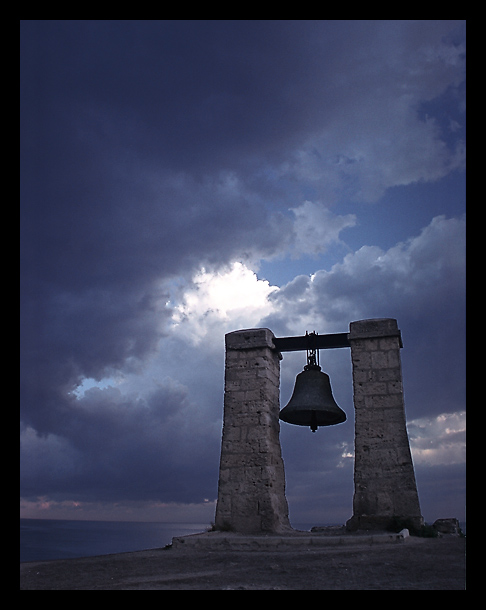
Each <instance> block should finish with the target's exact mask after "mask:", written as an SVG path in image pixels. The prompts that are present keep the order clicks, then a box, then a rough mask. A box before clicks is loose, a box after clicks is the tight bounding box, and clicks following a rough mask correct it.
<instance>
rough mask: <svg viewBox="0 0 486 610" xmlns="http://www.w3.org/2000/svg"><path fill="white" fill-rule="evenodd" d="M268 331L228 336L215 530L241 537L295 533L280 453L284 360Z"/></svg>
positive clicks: (262, 329)
mask: <svg viewBox="0 0 486 610" xmlns="http://www.w3.org/2000/svg"><path fill="white" fill-rule="evenodd" d="M273 337H274V335H273V333H272V332H271V331H270V330H268V329H266V328H256V329H250V330H239V331H235V332H232V333H228V334H227V335H226V337H225V340H226V368H225V393H224V422H223V438H222V443H221V462H220V470H219V484H218V502H217V506H216V517H215V526H216V529H220V530H231V531H235V532H239V533H258V532H275V533H278V532H284V531H288V530H290V529H291V527H290V523H289V519H288V505H287V499H286V497H285V473H284V465H283V460H282V454H281V450H280V437H279V433H280V424H279V420H278V416H279V386H280V358H281V355H280V354H279V353H278V352H277V351H276V350H275V348H274V346H273V342H272V339H273Z"/></svg>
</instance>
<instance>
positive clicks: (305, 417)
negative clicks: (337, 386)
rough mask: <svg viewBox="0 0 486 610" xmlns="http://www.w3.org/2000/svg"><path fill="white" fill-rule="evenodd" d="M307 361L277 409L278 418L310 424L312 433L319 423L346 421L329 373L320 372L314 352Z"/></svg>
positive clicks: (321, 424) (330, 423)
mask: <svg viewBox="0 0 486 610" xmlns="http://www.w3.org/2000/svg"><path fill="white" fill-rule="evenodd" d="M307 361H308V364H307V365H306V366H305V367H304V370H303V371H302V373H299V374H298V375H297V379H296V380H295V387H294V391H293V394H292V397H291V398H290V400H289V402H288V404H287V406H286V407H284V408H283V409H282V410H281V411H280V415H279V417H280V419H281V420H282V421H284V422H287V423H288V424H296V425H297V426H310V428H311V430H312V432H315V431H316V430H317V427H318V426H333V425H334V424H341V423H342V422H344V421H346V413H345V412H344V411H343V410H342V409H341V408H340V407H338V405H337V404H336V401H335V400H334V397H333V395H332V391H331V382H330V381H329V375H327V374H326V373H323V372H321V367H320V366H319V365H318V364H316V360H315V351H314V353H311V355H310V356H309V355H308V358H307Z"/></svg>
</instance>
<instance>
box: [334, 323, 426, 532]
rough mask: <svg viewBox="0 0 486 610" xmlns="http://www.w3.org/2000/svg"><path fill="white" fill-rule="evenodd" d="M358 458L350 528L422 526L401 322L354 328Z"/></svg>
mask: <svg viewBox="0 0 486 610" xmlns="http://www.w3.org/2000/svg"><path fill="white" fill-rule="evenodd" d="M348 338H349V343H350V345H351V360H352V365H353V387H354V407H355V458H354V498H353V516H352V517H351V519H349V521H348V522H347V524H346V525H347V528H348V529H350V530H356V529H386V528H387V527H388V526H389V525H390V524H391V522H392V519H393V518H394V517H399V518H401V519H407V520H410V521H409V523H410V524H411V525H413V527H420V526H421V525H423V518H422V515H421V514H420V505H419V499H418V493H417V485H416V482H415V473H414V469H413V463H412V456H411V453H410V445H409V442H408V434H407V428H406V422H405V404H404V398H403V387H402V371H401V361H400V348H401V347H402V343H401V336H400V331H399V329H398V325H397V321H396V320H394V319H391V318H383V319H374V320H360V321H358V322H351V324H350V333H349V335H348Z"/></svg>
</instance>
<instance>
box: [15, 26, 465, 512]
mask: <svg viewBox="0 0 486 610" xmlns="http://www.w3.org/2000/svg"><path fill="white" fill-rule="evenodd" d="M457 25H458V24H457V23H456V22H444V21H433V22H421V21H411V22H387V21H364V22H361V21H352V22H349V21H332V22H325V21H27V22H22V23H21V74H20V76H21V290H22V292H21V418H22V422H23V424H24V426H25V430H26V431H27V432H26V434H25V440H24V443H26V445H25V447H24V449H25V451H24V456H27V462H24V463H23V473H24V474H23V478H22V485H23V488H22V489H23V490H24V492H25V494H26V495H29V496H35V495H39V494H42V493H44V491H45V493H48V492H49V493H58V494H62V493H63V490H65V492H66V493H67V492H72V493H73V494H74V493H75V492H76V493H79V494H81V493H83V494H85V496H86V497H88V496H89V495H90V494H91V495H92V497H94V498H101V497H103V498H106V499H115V498H116V497H117V494H118V497H122V498H124V499H136V498H145V497H147V494H149V495H150V494H152V496H153V497H155V498H158V499H161V498H162V499H164V500H165V499H167V500H171V499H172V500H177V501H200V499H201V497H202V496H204V495H205V494H210V493H214V472H213V470H212V469H214V468H217V456H215V451H216V452H217V451H218V449H219V438H220V416H221V401H220V400H215V399H214V398H210V397H211V396H213V397H214V396H215V395H218V396H219V395H220V396H222V386H221V384H220V376H221V374H220V371H222V360H221V358H222V353H223V347H222V343H221V344H220V345H219V346H218V350H220V352H221V353H220V357H218V358H219V359H218V358H212V357H209V356H206V357H204V354H203V355H201V354H198V356H197V357H195V356H194V354H193V353H192V351H193V350H192V346H190V345H189V344H188V343H187V344H186V345H184V346H181V345H177V342H176V343H174V342H170V341H169V340H168V338H167V328H166V327H167V324H168V322H169V318H170V315H171V310H170V309H168V308H167V307H166V306H165V303H166V301H167V299H168V298H169V297H170V296H171V295H169V289H168V285H169V284H170V280H172V279H173V278H177V277H179V276H182V277H185V278H187V280H188V281H189V279H190V278H191V276H192V275H193V273H194V271H196V270H199V269H200V268H201V267H202V266H205V267H206V268H207V269H208V270H210V269H218V268H221V267H224V266H225V265H227V264H229V263H230V262H231V261H233V260H249V261H251V260H257V261H258V260H259V259H261V258H268V259H271V258H272V257H274V256H276V255H278V254H280V255H283V254H287V253H288V252H294V251H295V250H296V249H299V248H300V250H301V251H303V245H302V244H304V245H305V246H307V247H310V246H312V245H313V244H309V243H308V241H306V239H305V229H306V228H309V227H311V225H312V223H313V221H314V220H315V218H316V216H313V215H312V214H310V213H308V214H307V216H306V217H305V218H304V217H301V216H298V215H297V213H296V212H295V210H296V209H299V210H300V211H301V212H302V214H303V213H304V212H305V211H306V210H307V212H309V210H310V211H311V212H312V210H314V212H313V214H317V212H316V210H319V209H320V208H319V206H317V205H315V206H313V205H312V204H309V205H307V208H306V207H305V206H302V202H303V201H305V200H306V199H308V194H307V193H308V192H311V193H312V194H313V195H315V196H316V199H322V200H324V203H326V201H327V198H329V200H330V201H331V202H339V201H341V200H342V198H343V197H344V198H347V197H348V195H349V196H350V198H351V199H353V198H354V199H359V198H361V199H367V200H370V199H371V200H373V199H376V198H377V197H379V196H380V194H382V193H383V191H384V189H386V188H388V187H389V186H394V185H396V184H409V183H411V182H414V181H418V180H431V179H437V178H439V177H441V176H442V175H445V174H446V173H447V172H449V171H450V170H451V169H453V168H454V167H459V166H460V162H461V159H460V146H459V144H458V142H459V141H460V136H461V133H462V132H461V130H460V129H459V128H454V130H453V129H452V128H451V127H450V125H451V124H452V123H451V121H450V120H449V121H448V116H443V117H442V122H441V125H440V128H439V127H438V126H437V124H435V123H434V120H432V119H430V117H426V115H427V112H426V111H428V112H429V114H430V111H431V109H432V108H433V104H434V100H435V99H436V98H437V96H439V95H443V94H444V91H445V90H447V91H448V92H449V96H450V97H451V99H452V98H453V97H454V92H456V93H457V87H458V86H459V84H460V82H461V80H462V78H463V69H462V60H461V57H462V47H461V45H462V36H459V37H458V38H457V40H456V38H454V37H452V38H451V37H449V39H444V38H443V37H444V36H446V35H448V33H449V32H451V31H457V29H456V28H457ZM425 101H428V103H429V106H423V105H421V104H423V102H425ZM419 110H420V112H421V113H422V114H420V112H419ZM427 121H428V122H427ZM454 121H455V123H454V124H455V125H457V124H458V123H457V122H458V121H459V117H458V116H457V113H456V114H455V115H454ZM447 125H449V129H448V130H447ZM446 131H447V134H448V137H449V141H448V147H444V146H443V138H445V135H444V134H445V132H446ZM417 142H420V146H418V145H417ZM298 206H301V207H300V208H299V207H298ZM289 209H292V210H294V216H295V217H296V218H297V222H295V218H293V216H292V213H291V212H289ZM318 218H319V223H321V224H325V225H326V226H327V225H329V226H331V227H332V226H335V227H337V229H336V231H338V228H339V227H342V226H352V224H353V222H354V221H353V218H352V215H345V216H336V215H335V216H333V215H332V214H331V213H330V212H327V211H326V210H323V209H322V206H321V212H320V214H319V216H318ZM299 223H300V224H299ZM314 224H316V223H314ZM299 227H300V228H299ZM299 231H300V232H299ZM317 235H318V236H319V239H320V237H321V236H322V237H323V239H324V241H325V239H326V235H328V233H326V231H321V230H320V231H317ZM333 238H334V239H337V233H336V234H335V235H334V236H333ZM372 254H373V252H372V251H360V252H359V253H356V254H355V256H354V258H353V257H351V258H350V259H348V260H347V261H344V262H343V266H342V268H341V269H337V268H336V269H335V273H333V274H330V275H327V276H326V275H325V272H321V273H320V275H319V274H318V276H316V278H315V280H314V284H313V289H312V290H309V291H308V292H307V293H306V298H307V297H308V298H309V303H317V302H318V300H319V299H320V298H326V296H327V297H329V298H327V304H326V308H327V310H326V311H327V313H326V320H325V324H324V326H323V327H322V328H327V326H328V325H329V324H331V323H335V324H336V325H341V326H342V324H343V323H344V321H346V323H348V322H349V320H350V319H355V318H358V317H360V316H361V317H366V316H368V315H370V316H373V317H374V316H376V315H377V313H376V307H374V305H376V303H377V302H378V301H379V299H378V296H377V294H378V293H377V290H380V289H381V290H385V286H389V283H390V282H393V281H394V275H393V273H391V272H390V271H388V275H386V274H387V271H386V270H384V271H383V272H382V275H379V274H378V275H379V279H378V281H376V277H377V276H376V273H375V272H376V270H377V268H376V265H375V263H376V259H377V257H378V256H379V253H378V254H377V255H376V256H375V258H373V256H371V255H372ZM368 255H370V256H368ZM367 256H368V258H366V257H367ZM389 256H390V257H391V254H390V255H389ZM417 256H418V255H417ZM398 258H399V257H397V260H398ZM365 259H366V260H365ZM360 260H361V261H363V269H366V270H365V271H364V272H363V273H360V272H359V270H358V266H359V264H360ZM370 263H371V265H372V266H371V267H369V265H370ZM353 265H354V267H353ZM366 265H368V267H366ZM373 265H375V267H373ZM417 265H418V263H417ZM417 268H418V267H417ZM338 271H339V273H338ZM350 278H351V281H350ZM367 280H369V281H367ZM402 280H403V278H401V280H400V281H402ZM306 282H308V279H307V280H306ZM423 283H424V286H425V287H427V278H424V280H423ZM304 284H305V282H304V281H303V280H302V278H297V279H296V280H295V281H294V282H292V283H291V284H289V285H288V286H286V287H285V288H284V289H283V290H282V291H280V293H279V295H278V298H277V299H276V300H275V303H284V302H287V304H286V311H285V312H282V315H281V316H279V315H278V312H277V313H275V315H274V317H273V319H272V320H269V321H268V325H269V326H270V328H272V330H274V331H275V332H276V333H277V334H286V333H284V332H280V331H281V330H283V329H284V328H286V327H290V326H292V320H295V319H298V317H299V315H301V313H302V311H301V309H302V307H303V306H302V302H300V304H299V301H298V297H302V294H303V291H304V290H305V286H304ZM371 286H375V288H374V291H373V289H372V288H371ZM353 291H354V292H353ZM292 294H294V295H295V296H296V299H295V300H293V297H292ZM396 294H397V296H396V298H395V299H394V301H393V303H394V304H396V305H397V307H396V311H397V312H398V313H397V317H399V318H400V320H399V322H400V324H401V326H404V323H403V322H402V320H409V319H411V318H410V316H411V314H410V311H409V310H407V311H405V309H404V308H402V309H400V307H399V304H400V297H399V296H398V292H397V293H396ZM427 294H429V293H427ZM357 296H359V299H358V301H359V302H360V303H361V304H362V306H360V307H358V308H357V309H356V308H353V307H352V306H351V304H352V303H353V302H355V301H356V297H357ZM446 296H447V295H446ZM331 297H332V298H331ZM415 298H416V299H417V300H418V301H417V302H419V300H420V298H421V296H420V293H419V292H417V293H416V294H415ZM423 298H425V297H423ZM434 302H435V301H434ZM412 309H413V308H412ZM315 311H318V310H317V308H316V309H315ZM378 315H381V312H380V313H379V314H378ZM383 315H386V316H389V315H395V310H394V311H393V312H391V313H390V310H389V308H387V311H386V312H384V313H383ZM412 317H413V316H412ZM318 321H319V317H317V318H316V324H317V325H318ZM256 323H257V321H255V324H256ZM405 324H406V322H405ZM421 324H426V323H425V322H422V320H421V319H420V316H419V315H417V316H416V317H415V318H414V319H413V323H412V326H413V328H417V327H420V325H421ZM342 330H346V328H341V327H340V328H338V329H337V331H342ZM403 330H404V331H405V328H404V329H403ZM300 331H301V329H299V332H300ZM223 335H224V332H223V331H221V336H223ZM440 336H441V337H442V336H443V335H440ZM222 340H223V339H222V338H221V341H222ZM441 345H442V344H441ZM204 349H205V350H208V351H209V350H210V348H209V347H208V346H204ZM164 352H165V358H166V360H165V361H164V360H163V361H162V363H163V364H164V365H166V366H167V367H169V366H170V363H171V362H174V361H178V359H181V361H183V362H182V364H183V365H186V366H185V368H184V370H183V371H184V372H181V373H180V376H181V378H182V377H188V378H189V379H190V377H191V374H190V370H191V366H192V367H194V368H198V369H199V372H198V373H197V374H194V375H193V377H194V378H197V379H198V387H199V388H201V390H200V391H199V394H200V395H199V396H198V397H197V399H195V398H194V396H192V395H188V393H187V387H189V386H190V380H189V381H187V383H186V381H185V383H186V385H185V386H184V387H183V388H182V389H181V388H178V389H174V386H173V385H172V383H171V382H170V381H167V380H165V381H164V382H163V383H162V384H161V387H159V388H154V387H152V386H149V387H147V388H145V390H144V391H143V392H140V393H138V394H137V393H133V394H132V395H125V394H117V392H116V391H115V390H114V389H111V390H108V389H105V390H99V389H92V390H88V391H87V392H86V394H85V395H84V396H83V397H81V398H78V399H77V398H76V397H75V395H74V394H73V393H72V392H73V390H74V389H75V388H76V386H77V385H78V384H79V383H80V381H81V380H82V379H83V378H94V379H98V380H99V379H101V378H103V377H109V376H110V375H112V374H113V373H114V371H118V372H120V371H121V372H123V373H125V374H127V375H129V374H132V373H133V372H134V371H137V370H141V369H143V366H144V363H146V362H147V361H148V359H149V358H151V357H152V358H153V357H155V356H156V354H158V353H164ZM202 353H203V352H202ZM206 353H207V352H206ZM181 354H183V355H184V358H182V357H181ZM211 367H213V370H211ZM218 367H219V368H218ZM216 369H217V370H218V373H217V375H216V374H215V372H214V370H216ZM181 370H182V369H181ZM188 371H189V372H188ZM215 375H216V377H215V378H216V381H213V377H214V376H215ZM208 380H209V381H208ZM205 384H206V385H205ZM193 389H194V390H196V391H195V394H196V393H197V389H196V388H195V387H193ZM211 401H212V406H211V407H210V408H208V407H207V406H206V405H207V404H209V403H210V402H211ZM195 412H197V413H198V416H197V417H195V415H194V413H195ZM189 414H190V416H189ZM206 416H207V417H206ZM198 418H200V419H198ZM195 430H197V431H198V435H196V434H194V432H195ZM35 432H39V433H40V434H41V435H42V438H38V437H36V436H35ZM191 433H192V434H191ZM336 442H338V441H336ZM189 449H190V450H189ZM343 451H344V449H343ZM344 452H345V451H344ZM29 455H30V458H29V457H28V456H29ZM194 464H196V465H197V466H196V467H195V466H194ZM215 464H216V466H215ZM43 466H44V467H43ZM209 472H211V474H209ZM141 473H142V474H141ZM107 481H109V484H107ZM148 489H151V490H152V491H150V492H149V491H147V490H148ZM43 490H44V491H43ZM208 490H209V491H208Z"/></svg>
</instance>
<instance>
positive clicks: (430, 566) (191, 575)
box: [20, 536, 465, 590]
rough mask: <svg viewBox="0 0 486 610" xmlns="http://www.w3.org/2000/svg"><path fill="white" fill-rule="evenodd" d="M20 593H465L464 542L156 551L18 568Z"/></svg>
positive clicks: (434, 540)
mask: <svg viewBox="0 0 486 610" xmlns="http://www.w3.org/2000/svg"><path fill="white" fill-rule="evenodd" d="M20 589H21V590H40V589H44V590H76V589H80V590H292V589H293V590H312V589H314V590H316V589H317V590H352V589H357V590H366V589H368V590H417V589H422V590H464V589H465V538H461V537H457V536H444V537H442V538H414V537H410V538H408V539H407V540H406V541H405V542H403V543H397V544H382V545H371V546H370V545H361V544H359V545H353V546H342V547H323V548H319V549H317V550H306V549H299V550H296V551H224V552H221V551H199V550H198V551H195V550H187V551H186V550H176V549H167V550H164V549H156V550H150V551H140V552H136V553H122V554H119V555H104V556H99V557H89V558H82V559H69V560H60V561H46V562H32V563H22V564H20Z"/></svg>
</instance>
